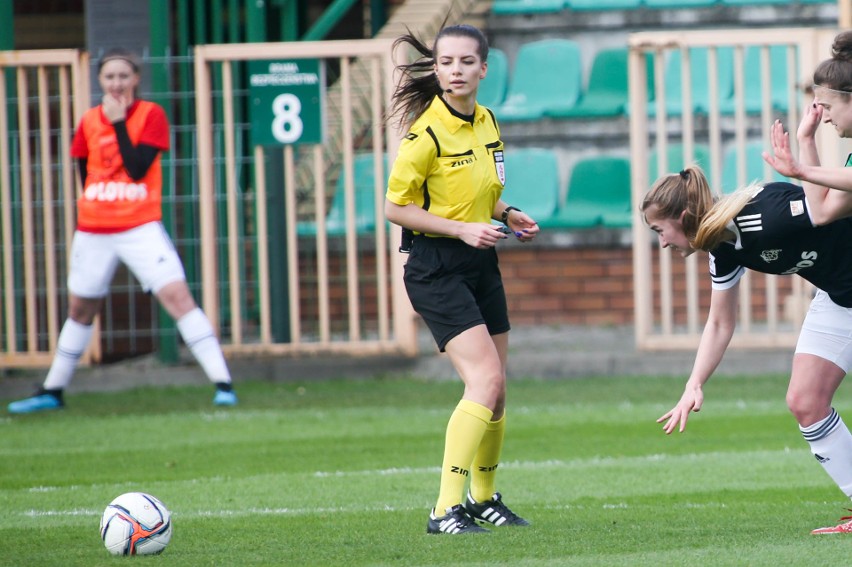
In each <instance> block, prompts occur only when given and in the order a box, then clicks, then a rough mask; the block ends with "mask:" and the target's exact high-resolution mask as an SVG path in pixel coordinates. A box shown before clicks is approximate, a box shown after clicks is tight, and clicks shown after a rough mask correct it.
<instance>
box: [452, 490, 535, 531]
mask: <svg viewBox="0 0 852 567" xmlns="http://www.w3.org/2000/svg"><path fill="white" fill-rule="evenodd" d="M464 507H465V510H467V513H468V514H469V515H470V516H471V517H472V518H474V519H476V520H480V521H482V522H488V523H489V524H494V525H495V526H528V525H530V523H529V522H528V521H526V520H525V519H523V518H521V517H520V516H518V515H517V514H515V513H514V512H512V511H511V510H509V507H508V506H506V505H505V504H503V497H502V496H501V495H500V493H499V492H495V493H494V496H492V497H491V500H486V501H485V502H477V501H476V500H474V499H473V498H472V497H471V496H470V493H468V495H467V502H465V504H464Z"/></svg>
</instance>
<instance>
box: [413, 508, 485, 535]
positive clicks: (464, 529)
mask: <svg viewBox="0 0 852 567" xmlns="http://www.w3.org/2000/svg"><path fill="white" fill-rule="evenodd" d="M426 533H427V534H452V535H457V534H476V533H485V534H487V533H488V530H486V529H485V528H480V527H479V526H477V525H476V522H475V521H474V520H473V518H471V517H470V516H469V515H468V513H467V511H465V509H464V507H463V506H462V505H461V504H456V505H455V506H453V507H452V508H447V515H446V516H440V517H436V516H435V509H434V508H432V511H431V512H430V513H429V522H428V523H427V524H426Z"/></svg>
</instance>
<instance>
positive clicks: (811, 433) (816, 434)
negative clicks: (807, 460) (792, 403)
mask: <svg viewBox="0 0 852 567" xmlns="http://www.w3.org/2000/svg"><path fill="white" fill-rule="evenodd" d="M799 429H800V430H801V432H802V436H803V437H804V438H805V441H807V442H808V444H809V445H810V446H811V452H812V453H813V454H814V456H815V457H816V459H817V461H819V464H821V465H822V468H824V469H825V472H827V473H828V476H830V477H831V478H832V480H834V482H835V483H837V486H838V487H840V490H842V491H843V493H844V494H845V495H846V496H849V497H850V498H852V434H850V433H849V429H848V428H847V427H846V424H845V423H843V420H842V419H841V418H840V416H839V415H838V414H837V412H836V411H835V410H834V408H832V409H831V413H830V414H829V415H828V417H826V418H825V419H823V420H822V421H819V422H817V423H814V424H813V425H811V426H809V427H802V426H799Z"/></svg>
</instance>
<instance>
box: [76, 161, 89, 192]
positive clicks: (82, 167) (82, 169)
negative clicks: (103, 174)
mask: <svg viewBox="0 0 852 567" xmlns="http://www.w3.org/2000/svg"><path fill="white" fill-rule="evenodd" d="M88 165H89V158H79V159H78V160H77V171H78V172H79V173H80V185H82V186H83V189H85V188H86V176H87V175H88V174H89V172H88V170H87V169H86V167H87V166H88Z"/></svg>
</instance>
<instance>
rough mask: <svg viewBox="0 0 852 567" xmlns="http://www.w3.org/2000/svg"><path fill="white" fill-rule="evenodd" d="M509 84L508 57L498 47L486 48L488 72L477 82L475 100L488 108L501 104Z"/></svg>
mask: <svg viewBox="0 0 852 567" xmlns="http://www.w3.org/2000/svg"><path fill="white" fill-rule="evenodd" d="M508 86H509V59H508V58H507V57H506V53H505V52H503V51H501V50H500V49H495V48H493V47H492V48H491V49H489V50H488V72H487V73H486V74H485V78H484V79H483V80H482V81H481V82H480V83H479V91H478V92H477V95H476V102H478V103H479V104H481V105H483V106H487V107H488V108H492V107H494V106H498V105H500V104H502V102H503V100H504V99H505V98H506V89H507V88H508Z"/></svg>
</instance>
